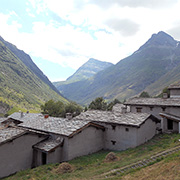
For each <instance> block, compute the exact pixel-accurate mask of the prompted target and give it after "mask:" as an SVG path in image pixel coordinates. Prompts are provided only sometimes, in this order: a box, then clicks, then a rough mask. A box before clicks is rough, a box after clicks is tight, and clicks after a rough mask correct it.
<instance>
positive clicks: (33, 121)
mask: <svg viewBox="0 0 180 180" xmlns="http://www.w3.org/2000/svg"><path fill="white" fill-rule="evenodd" d="M88 123H89V122H88V121H80V120H68V119H64V118H55V117H48V118H44V116H43V115H41V114H39V115H38V116H34V115H32V117H31V114H29V115H28V116H27V119H26V118H24V122H23V123H21V124H19V125H18V126H20V127H24V128H29V129H34V130H38V131H42V132H50V133H55V134H60V135H65V136H70V135H71V134H72V133H74V132H75V131H77V130H78V129H80V128H83V127H84V126H86V125H87V124H88Z"/></svg>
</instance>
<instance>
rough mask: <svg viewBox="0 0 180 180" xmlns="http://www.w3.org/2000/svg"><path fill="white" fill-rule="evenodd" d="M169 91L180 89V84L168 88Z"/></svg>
mask: <svg viewBox="0 0 180 180" xmlns="http://www.w3.org/2000/svg"><path fill="white" fill-rule="evenodd" d="M168 89H180V84H172V85H170V86H169V87H168Z"/></svg>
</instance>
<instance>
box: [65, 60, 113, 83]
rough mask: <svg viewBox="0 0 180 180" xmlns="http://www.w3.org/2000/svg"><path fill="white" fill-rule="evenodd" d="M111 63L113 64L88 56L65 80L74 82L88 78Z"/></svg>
mask: <svg viewBox="0 0 180 180" xmlns="http://www.w3.org/2000/svg"><path fill="white" fill-rule="evenodd" d="M112 65H113V64H112V63H109V62H103V61H99V60H96V59H93V58H90V59H89V60H88V61H87V62H86V63H85V64H83V65H82V66H81V67H80V68H79V69H78V70H77V71H76V72H75V73H74V74H73V75H72V76H70V77H69V78H68V79H67V81H71V82H76V81H80V80H84V79H88V78H90V77H92V76H94V75H95V74H96V73H97V72H99V71H102V70H104V69H106V68H108V67H109V66H112Z"/></svg>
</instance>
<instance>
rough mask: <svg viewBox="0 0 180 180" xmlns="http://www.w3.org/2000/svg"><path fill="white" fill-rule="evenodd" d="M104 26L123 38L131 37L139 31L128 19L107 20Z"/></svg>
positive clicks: (135, 24)
mask: <svg viewBox="0 0 180 180" xmlns="http://www.w3.org/2000/svg"><path fill="white" fill-rule="evenodd" d="M106 24H107V25H108V26H109V27H110V28H112V29H114V30H115V31H118V32H120V33H121V34H122V35H123V36H132V35H134V34H136V32H137V31H138V30H139V25H138V24H137V23H135V22H133V21H131V20H129V19H117V18H116V19H109V20H107V22H106Z"/></svg>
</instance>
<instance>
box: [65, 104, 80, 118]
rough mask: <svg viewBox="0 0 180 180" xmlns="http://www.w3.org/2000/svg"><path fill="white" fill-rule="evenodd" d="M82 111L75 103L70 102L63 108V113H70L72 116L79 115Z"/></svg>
mask: <svg viewBox="0 0 180 180" xmlns="http://www.w3.org/2000/svg"><path fill="white" fill-rule="evenodd" d="M82 111H83V108H82V107H81V106H80V105H78V104H77V103H76V102H70V103H69V104H67V105H66V106H65V112H66V113H71V114H73V116H77V115H79V114H80V113H81V112H82Z"/></svg>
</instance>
